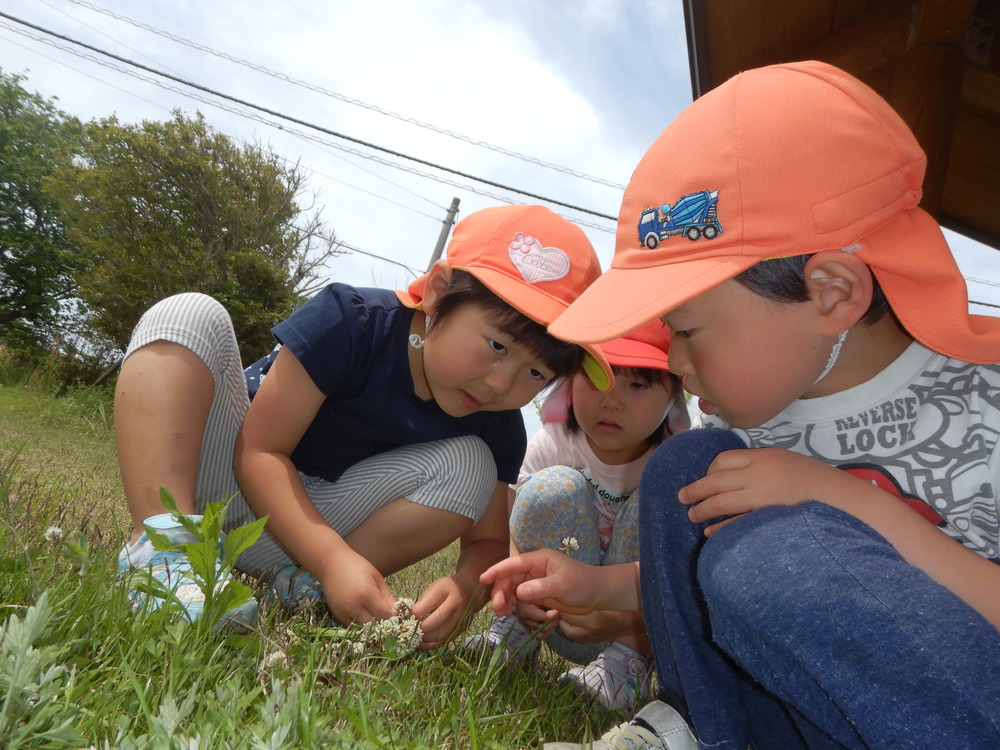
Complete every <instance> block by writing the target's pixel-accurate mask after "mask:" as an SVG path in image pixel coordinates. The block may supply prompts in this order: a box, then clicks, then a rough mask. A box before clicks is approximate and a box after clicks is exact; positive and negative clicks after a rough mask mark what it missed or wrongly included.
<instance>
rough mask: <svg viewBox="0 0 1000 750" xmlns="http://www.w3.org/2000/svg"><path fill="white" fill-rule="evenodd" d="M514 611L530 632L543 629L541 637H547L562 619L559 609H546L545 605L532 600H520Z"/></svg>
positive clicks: (539, 635)
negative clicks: (540, 605)
mask: <svg viewBox="0 0 1000 750" xmlns="http://www.w3.org/2000/svg"><path fill="white" fill-rule="evenodd" d="M514 611H515V613H516V614H517V619H518V620H520V621H521V624H522V625H524V627H526V628H527V629H528V631H529V632H531V633H534V632H535V631H536V630H539V629H543V630H542V632H541V633H539V634H538V637H539V638H545V637H546V636H547V635H548V634H549V633H551V632H552V631H553V630H555V629H556V626H557V625H558V624H559V622H560V620H561V616H560V614H559V610H557V609H544V608H543V607H539V606H537V605H535V604H532V603H531V602H518V605H517V607H515V609H514Z"/></svg>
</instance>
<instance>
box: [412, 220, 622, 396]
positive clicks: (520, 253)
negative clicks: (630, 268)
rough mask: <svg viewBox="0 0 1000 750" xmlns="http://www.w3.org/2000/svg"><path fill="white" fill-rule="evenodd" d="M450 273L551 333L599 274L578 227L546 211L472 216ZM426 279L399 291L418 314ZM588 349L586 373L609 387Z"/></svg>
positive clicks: (452, 255) (458, 230)
mask: <svg viewBox="0 0 1000 750" xmlns="http://www.w3.org/2000/svg"><path fill="white" fill-rule="evenodd" d="M447 258H448V262H449V263H450V264H451V267H452V268H457V269H460V270H463V271H468V272H469V273H471V274H472V275H473V276H475V277H476V278H477V279H479V280H480V281H481V282H483V283H484V284H485V285H486V286H487V287H489V288H490V291H492V292H493V293H494V294H496V295H497V296H498V297H500V298H501V299H502V300H504V301H505V302H506V303H507V304H509V305H510V306H511V307H513V308H514V309H515V310H517V311H518V312H520V313H522V314H524V315H526V316H527V317H529V318H531V319H532V320H534V321H535V322H536V323H541V324H542V325H544V326H548V325H549V324H551V323H552V321H553V320H555V319H556V318H557V317H558V316H559V315H561V314H562V313H563V312H564V311H565V310H566V308H567V307H569V304H570V303H571V302H572V301H573V300H575V299H576V298H577V297H579V296H580V295H581V294H582V293H583V290H584V289H586V288H587V287H588V286H589V285H590V284H591V283H593V282H594V281H595V280H596V279H597V278H598V277H599V276H600V275H601V262H600V260H599V259H598V258H597V253H595V252H594V248H593V246H591V244H590V240H588V239H587V235H586V234H584V233H583V230H582V229H580V228H579V227H578V226H576V225H575V224H572V223H571V222H569V221H567V220H566V219H564V218H562V217H561V216H559V215H557V214H555V213H553V212H552V211H550V210H549V209H547V208H545V207H544V206H496V207H493V208H484V209H481V210H479V211H476V212H474V213H471V214H469V215H468V216H467V217H465V218H464V219H462V220H461V221H460V222H458V224H456V225H455V231H454V232H453V233H452V238H451V242H449V243H448V251H447ZM427 276H428V274H424V275H423V276H420V277H419V278H417V279H415V280H414V281H413V282H411V283H410V285H409V287H408V288H407V291H405V292H402V291H398V290H397V292H396V296H397V297H399V299H400V301H401V302H402V303H403V304H404V305H407V306H409V307H419V306H420V302H421V300H422V299H423V292H424V284H425V283H426V281H427ZM581 346H583V348H584V349H585V350H586V352H587V353H586V356H585V357H584V363H583V367H584V370H585V372H586V373H587V376H588V377H589V378H590V380H591V382H593V383H594V385H595V386H597V387H598V388H599V389H601V390H602V391H606V390H608V389H609V388H610V387H611V384H612V383H614V376H613V375H612V374H611V367H610V366H609V365H608V363H607V360H606V359H605V358H604V354H603V353H602V352H601V349H600V347H597V346H588V345H586V344H581Z"/></svg>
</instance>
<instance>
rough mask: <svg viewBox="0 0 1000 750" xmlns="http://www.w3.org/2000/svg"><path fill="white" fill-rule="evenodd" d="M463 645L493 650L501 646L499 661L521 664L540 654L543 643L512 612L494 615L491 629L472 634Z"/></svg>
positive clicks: (501, 662)
mask: <svg viewBox="0 0 1000 750" xmlns="http://www.w3.org/2000/svg"><path fill="white" fill-rule="evenodd" d="M463 645H464V646H465V648H468V649H476V650H480V649H481V650H488V651H493V650H495V649H498V648H499V649H502V650H501V652H500V659H499V662H498V663H500V664H520V663H521V662H524V661H526V660H528V659H531V658H534V657H536V656H538V649H539V648H541V645H542V644H541V643H539V641H538V639H537V638H534V637H533V636H532V635H531V632H530V631H529V630H528V629H527V628H526V627H524V625H522V624H521V621H520V620H518V619H517V615H514V614H510V615H504V616H503V617H497V616H496V615H493V620H492V621H491V622H490V628H489V630H487V631H486V632H485V633H477V634H476V635H470V636H469V637H468V638H466V639H465V643H464V644H463Z"/></svg>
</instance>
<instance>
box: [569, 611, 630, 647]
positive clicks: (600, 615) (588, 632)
mask: <svg viewBox="0 0 1000 750" xmlns="http://www.w3.org/2000/svg"><path fill="white" fill-rule="evenodd" d="M559 630H560V632H561V633H562V634H563V635H564V636H566V637H567V638H569V639H570V640H572V641H577V642H578V643H601V642H602V641H614V640H618V639H619V638H622V637H623V636H626V635H629V636H634V635H638V634H641V633H645V632H646V628H645V625H644V624H643V621H642V615H641V614H640V613H638V612H614V611H612V610H608V609H601V610H597V611H595V612H591V613H589V614H586V615H572V614H566V615H563V616H562V618H561V621H560V623H559Z"/></svg>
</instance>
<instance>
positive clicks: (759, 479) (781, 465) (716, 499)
mask: <svg viewBox="0 0 1000 750" xmlns="http://www.w3.org/2000/svg"><path fill="white" fill-rule="evenodd" d="M858 481H861V480H859V479H858V478H857V477H854V476H852V475H851V474H848V473H847V472H845V471H841V470H840V469H837V468H835V467H833V466H830V465H828V464H825V463H823V462H821V461H818V460H816V459H814V458H810V457H809V456H803V455H800V454H798V453H792V452H791V451H786V450H782V449H780V448H749V449H743V450H732V451H725V452H723V453H720V454H719V455H718V456H716V457H715V460H714V461H712V463H711V465H710V466H709V467H708V472H707V473H706V474H705V476H704V477H702V478H701V479H698V480H696V481H694V482H692V483H691V484H689V485H687V486H686V487H684V488H683V489H682V490H681V491H680V493H679V494H678V499H679V500H680V501H681V502H682V503H684V504H685V505H688V506H691V507H690V510H689V511H688V518H689V519H690V520H691V521H692V522H694V523H701V522H704V521H711V520H712V519H713V518H720V517H724V516H728V517H727V518H724V520H721V521H719V522H718V523H714V524H711V525H710V526H707V527H706V528H705V536H712V534H714V533H715V532H716V531H718V530H719V529H720V528H722V527H723V526H725V525H726V524H727V523H729V522H730V521H732V520H733V518H736V517H739V516H741V515H743V514H744V513H749V512H750V511H752V510H755V509H757V508H763V507H764V506H766V505H798V504H799V503H804V502H806V501H807V500H818V501H820V502H827V501H828V500H827V498H830V497H836V496H837V495H838V494H839V493H843V492H844V491H847V492H850V491H851V490H850V486H851V485H853V484H854V483H856V482H858ZM838 488H840V489H838Z"/></svg>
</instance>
